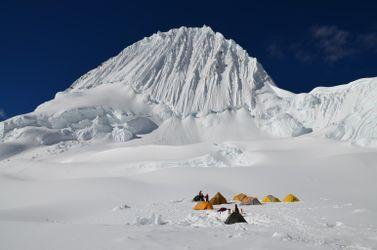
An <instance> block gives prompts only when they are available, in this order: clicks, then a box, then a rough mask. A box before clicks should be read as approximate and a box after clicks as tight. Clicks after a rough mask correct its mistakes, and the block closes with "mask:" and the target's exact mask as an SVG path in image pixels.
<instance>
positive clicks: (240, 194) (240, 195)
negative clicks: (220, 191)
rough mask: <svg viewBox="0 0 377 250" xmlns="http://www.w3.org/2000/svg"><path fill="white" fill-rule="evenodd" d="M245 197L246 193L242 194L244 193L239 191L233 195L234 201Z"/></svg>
mask: <svg viewBox="0 0 377 250" xmlns="http://www.w3.org/2000/svg"><path fill="white" fill-rule="evenodd" d="M246 197H247V195H246V194H244V193H239V194H237V195H235V196H233V200H235V201H242V199H244V198H246Z"/></svg>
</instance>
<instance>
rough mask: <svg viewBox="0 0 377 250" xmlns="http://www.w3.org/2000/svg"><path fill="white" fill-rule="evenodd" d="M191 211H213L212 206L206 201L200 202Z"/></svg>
mask: <svg viewBox="0 0 377 250" xmlns="http://www.w3.org/2000/svg"><path fill="white" fill-rule="evenodd" d="M193 209H194V210H208V209H213V206H212V205H211V203H209V202H207V201H200V202H198V203H197V204H196V205H195V207H194V208H193Z"/></svg>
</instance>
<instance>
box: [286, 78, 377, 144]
mask: <svg viewBox="0 0 377 250" xmlns="http://www.w3.org/2000/svg"><path fill="white" fill-rule="evenodd" d="M376 100H377V78H365V79H360V80H357V81H354V82H351V83H349V84H346V85H340V86H336V87H331V88H316V89H314V90H313V91H311V92H310V93H308V94H300V95H296V96H294V97H293V102H292V105H291V107H290V108H289V111H288V112H290V113H291V114H292V115H293V116H294V117H295V118H296V119H297V120H298V121H300V122H301V123H302V124H303V125H305V126H308V127H310V128H313V130H314V131H320V130H321V129H325V131H324V134H325V136H326V137H328V138H332V139H338V140H343V141H352V142H354V143H356V144H359V145H369V146H377V101H376Z"/></svg>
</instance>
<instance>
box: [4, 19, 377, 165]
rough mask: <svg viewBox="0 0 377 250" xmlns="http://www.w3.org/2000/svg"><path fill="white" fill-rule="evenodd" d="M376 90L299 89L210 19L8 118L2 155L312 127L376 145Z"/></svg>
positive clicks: (149, 43)
mask: <svg viewBox="0 0 377 250" xmlns="http://www.w3.org/2000/svg"><path fill="white" fill-rule="evenodd" d="M376 99H377V79H376V78H369V79H361V80H358V81H355V82H352V83H350V84H346V85H342V86H338V87H333V88H317V89H314V90H313V91H312V92H310V93H306V94H298V95H296V94H293V93H290V92H288V91H285V90H282V89H280V88H278V87H277V86H275V84H274V82H273V81H272V79H271V78H270V77H269V76H268V74H267V73H266V72H265V70H264V69H263V67H262V66H261V65H260V64H259V63H258V62H257V60H256V59H255V58H253V57H250V56H249V55H248V53H247V52H246V51H245V50H243V49H242V48H241V47H240V46H239V45H237V44H236V43H235V42H234V41H232V40H229V39H225V38H224V37H223V35H221V34H220V33H216V32H214V31H212V29H211V28H209V27H206V26H204V27H202V28H186V27H182V28H179V29H173V30H170V31H168V32H158V33H156V34H154V35H152V36H150V37H147V38H144V39H143V40H141V41H139V42H136V43H135V44H133V45H131V46H129V47H127V48H126V49H125V50H123V51H122V52H121V53H120V54H118V55H117V56H115V57H113V58H111V59H109V60H108V61H106V62H104V63H103V64H102V65H100V66H99V67H97V68H95V69H93V70H91V71H89V72H88V73H86V74H85V75H83V76H82V77H80V78H79V79H78V80H76V81H75V82H74V83H73V84H72V85H71V87H69V88H68V89H67V90H65V91H63V92H60V93H57V94H56V96H55V98H54V99H53V100H51V101H48V102H45V103H43V104H42V105H40V106H39V107H38V108H37V109H36V110H35V111H34V112H32V113H29V114H25V115H20V116H16V117H13V118H11V119H8V120H6V121H4V122H1V123H0V139H1V142H2V143H1V144H0V158H1V157H2V156H1V155H5V156H6V157H8V156H9V155H11V154H12V152H13V154H16V153H19V152H21V151H23V150H25V149H28V148H30V147H36V146H41V145H53V144H57V143H61V142H65V141H79V142H81V141H91V140H104V141H106V142H110V141H115V142H125V141H129V140H133V139H135V138H139V137H142V139H141V140H140V139H139V140H137V141H138V142H139V143H143V142H144V143H162V144H187V143H194V142H200V141H224V140H253V139H255V138H261V137H263V138H265V137H295V136H301V135H304V134H311V135H313V136H321V137H328V138H332V139H337V140H342V141H350V142H354V143H357V144H359V145H367V146H377V143H376V142H377V119H376V118H377V112H376V109H377V102H375V100H376ZM134 141H135V140H134ZM4 152H6V153H4Z"/></svg>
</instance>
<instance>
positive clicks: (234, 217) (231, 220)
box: [225, 205, 247, 225]
mask: <svg viewBox="0 0 377 250" xmlns="http://www.w3.org/2000/svg"><path fill="white" fill-rule="evenodd" d="M235 223H247V221H246V220H245V218H244V217H243V216H242V214H241V213H240V211H239V210H238V207H237V205H235V209H234V212H233V213H231V214H230V215H229V216H228V218H227V219H226V220H225V224H227V225H229V224H235Z"/></svg>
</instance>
